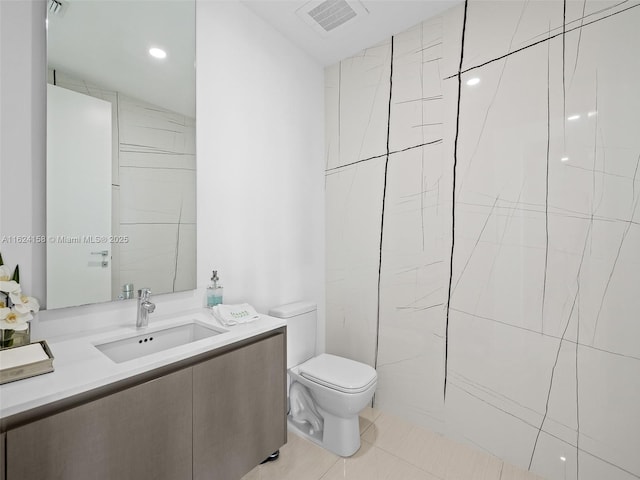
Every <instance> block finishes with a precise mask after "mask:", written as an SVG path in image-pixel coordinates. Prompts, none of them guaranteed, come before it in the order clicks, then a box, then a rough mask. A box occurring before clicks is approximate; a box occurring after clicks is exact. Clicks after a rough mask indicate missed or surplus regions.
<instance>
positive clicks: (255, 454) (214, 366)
mask: <svg viewBox="0 0 640 480" xmlns="http://www.w3.org/2000/svg"><path fill="white" fill-rule="evenodd" d="M284 341H285V340H284V335H278V336H275V337H271V338H268V339H266V340H263V341H261V342H258V343H254V344H253V345H249V346H247V347H245V348H242V349H239V350H235V351H232V352H229V353H227V354H225V355H222V356H220V357H218V358H214V359H212V360H209V361H206V362H203V363H201V364H199V365H196V366H195V367H193V478H194V480H230V479H239V478H241V477H242V476H243V475H244V474H245V473H247V472H248V471H250V470H251V469H252V468H253V467H255V466H256V465H257V464H258V463H260V462H261V461H262V460H264V459H265V458H266V457H267V456H268V455H270V454H271V453H273V452H274V451H276V450H278V449H279V448H280V447H281V446H282V445H283V444H284V443H285V442H286V394H285V392H286V387H285V378H286V375H285V374H284V372H285V368H286V365H285V359H284V357H283V355H282V352H283V351H284V349H285V343H284ZM211 426H215V428H211Z"/></svg>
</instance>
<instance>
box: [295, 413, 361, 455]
mask: <svg viewBox="0 0 640 480" xmlns="http://www.w3.org/2000/svg"><path fill="white" fill-rule="evenodd" d="M318 410H319V411H320V414H321V415H322V416H323V418H324V430H323V431H322V432H316V431H314V432H313V433H311V431H312V429H311V425H310V424H308V423H306V422H305V423H298V422H296V421H295V420H293V419H292V418H291V417H290V416H287V424H288V426H289V429H290V430H292V431H294V432H296V433H299V434H300V435H302V437H304V438H306V439H308V440H311V441H312V442H314V443H316V444H317V445H320V446H321V447H322V448H324V449H326V450H329V451H330V452H332V453H335V454H336V455H340V456H341V457H350V456H352V455H353V454H354V453H356V452H357V451H358V450H359V449H360V422H359V419H358V416H357V415H356V416H354V417H352V418H348V419H347V418H340V417H336V416H334V415H331V414H328V413H327V412H325V411H322V410H321V409H320V408H318Z"/></svg>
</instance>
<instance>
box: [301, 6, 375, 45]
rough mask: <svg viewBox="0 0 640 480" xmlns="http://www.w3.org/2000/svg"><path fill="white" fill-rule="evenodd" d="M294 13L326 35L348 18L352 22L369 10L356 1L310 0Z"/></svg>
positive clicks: (347, 20)
mask: <svg viewBox="0 0 640 480" xmlns="http://www.w3.org/2000/svg"><path fill="white" fill-rule="evenodd" d="M296 13H297V14H298V16H299V17H301V18H302V19H303V20H304V21H305V23H307V24H309V25H310V26H311V27H313V28H314V30H316V31H317V32H319V33H320V34H322V35H323V36H326V35H327V34H329V33H330V32H332V31H333V30H335V29H336V28H338V27H340V26H341V25H344V24H345V23H347V22H349V21H350V20H351V21H352V22H353V20H352V19H354V18H356V17H358V16H359V15H365V14H367V13H369V12H368V11H367V10H366V9H365V8H364V7H363V6H362V4H361V3H360V2H358V1H353V2H347V1H346V0H325V1H311V2H309V3H307V4H305V5H304V6H302V7H301V8H299V9H298V10H297V11H296Z"/></svg>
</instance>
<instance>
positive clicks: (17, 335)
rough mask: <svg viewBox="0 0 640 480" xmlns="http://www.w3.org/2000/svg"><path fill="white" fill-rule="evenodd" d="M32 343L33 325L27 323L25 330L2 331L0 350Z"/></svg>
mask: <svg viewBox="0 0 640 480" xmlns="http://www.w3.org/2000/svg"><path fill="white" fill-rule="evenodd" d="M29 343H31V323H29V322H27V328H26V329H24V330H9V329H5V330H0V350H4V349H5V348H12V347H21V346H22V345H28V344H29Z"/></svg>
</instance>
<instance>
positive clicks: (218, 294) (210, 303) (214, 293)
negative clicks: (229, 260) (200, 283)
mask: <svg viewBox="0 0 640 480" xmlns="http://www.w3.org/2000/svg"><path fill="white" fill-rule="evenodd" d="M219 281H220V279H219V278H218V271H217V270H214V271H213V274H212V275H211V283H210V284H209V286H208V287H207V307H209V308H211V307H215V306H216V305H219V304H220V303H222V285H220V284H219V283H218V282H219Z"/></svg>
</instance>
